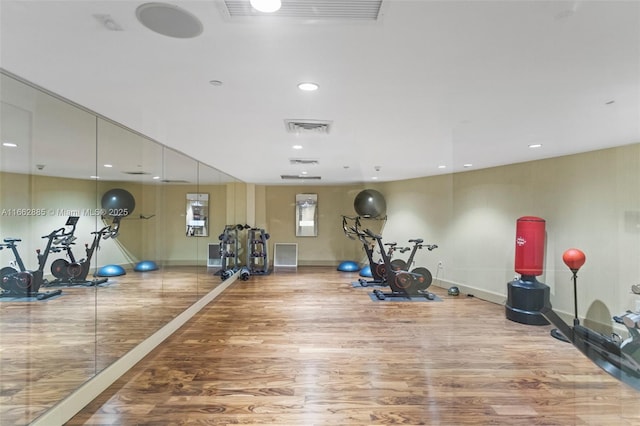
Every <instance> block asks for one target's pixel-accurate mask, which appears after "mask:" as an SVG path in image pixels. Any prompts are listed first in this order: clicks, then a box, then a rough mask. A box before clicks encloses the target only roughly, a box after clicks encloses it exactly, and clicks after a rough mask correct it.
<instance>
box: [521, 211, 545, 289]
mask: <svg viewBox="0 0 640 426" xmlns="http://www.w3.org/2000/svg"><path fill="white" fill-rule="evenodd" d="M544 232H545V221H544V219H541V218H539V217H535V216H524V217H521V218H520V219H518V221H517V222H516V255H515V271H516V272H517V273H519V274H521V275H523V276H524V277H537V276H538V275H542V265H543V263H544ZM523 280H524V281H532V280H531V279H525V278H523Z"/></svg>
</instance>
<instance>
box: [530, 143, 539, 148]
mask: <svg viewBox="0 0 640 426" xmlns="http://www.w3.org/2000/svg"><path fill="white" fill-rule="evenodd" d="M529 148H531V149H534V148H542V144H541V143H532V144H530V145H529Z"/></svg>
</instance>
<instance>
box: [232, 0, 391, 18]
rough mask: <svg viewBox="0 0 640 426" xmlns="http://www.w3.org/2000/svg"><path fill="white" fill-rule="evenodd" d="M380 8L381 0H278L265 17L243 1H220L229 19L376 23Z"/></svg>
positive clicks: (245, 0)
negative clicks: (280, 2)
mask: <svg viewBox="0 0 640 426" xmlns="http://www.w3.org/2000/svg"><path fill="white" fill-rule="evenodd" d="M381 6H382V0H282V6H281V7H280V9H279V10H278V11H276V12H273V13H269V14H265V13H262V12H258V11H257V10H255V9H254V8H253V7H251V5H250V4H249V2H248V1H247V0H224V9H225V12H226V13H227V14H228V16H229V17H230V18H247V17H259V18H261V19H273V18H289V19H305V20H309V19H311V20H357V21H376V20H377V19H378V17H379V15H380V7H381Z"/></svg>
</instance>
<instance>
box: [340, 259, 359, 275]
mask: <svg viewBox="0 0 640 426" xmlns="http://www.w3.org/2000/svg"><path fill="white" fill-rule="evenodd" d="M359 270H360V265H358V264H357V263H356V262H354V261H353V260H345V261H344V262H340V264H339V265H338V271H340V272H358V271H359Z"/></svg>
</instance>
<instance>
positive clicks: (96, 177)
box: [91, 176, 100, 179]
mask: <svg viewBox="0 0 640 426" xmlns="http://www.w3.org/2000/svg"><path fill="white" fill-rule="evenodd" d="M91 179H100V176H91Z"/></svg>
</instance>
